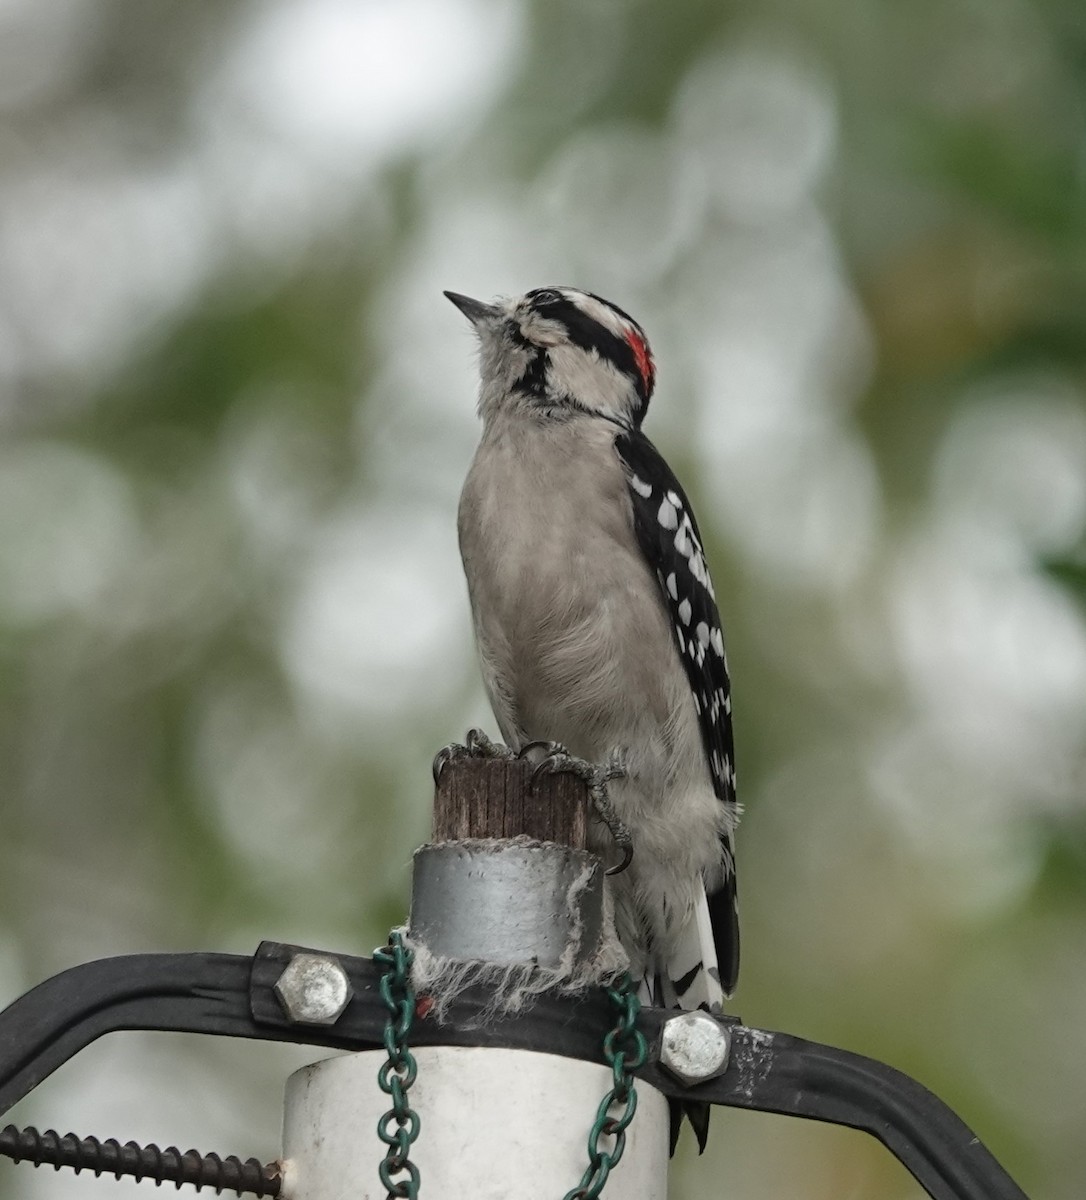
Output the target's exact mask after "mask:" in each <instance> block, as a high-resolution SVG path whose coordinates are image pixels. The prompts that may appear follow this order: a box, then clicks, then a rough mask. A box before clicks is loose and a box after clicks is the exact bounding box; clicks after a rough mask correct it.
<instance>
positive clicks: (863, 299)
mask: <svg viewBox="0 0 1086 1200" xmlns="http://www.w3.org/2000/svg"><path fill="white" fill-rule="evenodd" d="M0 29H2V30H3V31H4V33H3V36H2V37H0V113H2V119H3V125H2V127H0V779H2V780H3V784H2V785H0V787H2V790H0V811H2V813H3V819H4V834H5V836H4V837H3V838H2V839H0V983H2V986H3V992H4V996H5V997H12V996H14V995H16V994H17V993H19V992H20V991H22V990H23V989H25V988H26V987H28V986H30V985H31V984H32V983H34V982H35V981H37V980H38V979H40V978H42V977H44V976H46V975H48V974H51V973H53V972H55V971H58V970H61V969H63V968H64V967H67V966H70V965H72V964H74V963H76V962H79V961H82V960H84V959H88V958H92V957H96V956H101V955H106V954H115V953H123V952H127V951H136V950H151V949H171V948H177V949H181V948H209V949H210V948H223V949H232V950H240V951H250V950H251V949H252V948H254V947H255V945H256V943H257V942H258V941H259V940H260V939H261V938H263V937H270V938H278V939H282V940H296V941H299V942H303V943H307V944H311V945H320V946H329V947H332V948H335V947H342V948H344V949H349V950H354V951H361V952H364V951H366V950H368V949H369V948H370V947H371V946H372V945H374V944H376V943H377V942H378V941H380V940H382V939H383V936H384V933H385V931H386V930H387V928H388V927H389V925H390V924H392V923H394V922H396V921H398V920H400V919H401V918H402V916H403V913H404V909H405V905H406V899H407V892H408V879H409V874H408V871H409V860H410V854H411V851H412V849H413V847H414V846H415V845H417V844H418V843H419V842H421V841H422V840H424V838H425V836H426V832H427V827H428V826H427V822H428V803H429V787H428V778H429V776H428V771H429V759H430V756H431V755H432V753H433V752H434V750H435V749H436V748H437V747H438V746H439V745H441V744H442V743H443V742H445V741H447V740H449V739H450V738H451V737H453V736H456V735H457V734H459V733H460V732H462V731H463V729H464V728H465V727H466V726H467V725H468V724H470V723H477V722H482V723H487V722H488V715H487V713H486V710H485V705H484V702H483V699H482V696H481V690H480V687H479V684H478V681H477V678H476V673H475V666H474V662H473V658H472V647H471V637H470V629H469V624H468V619H467V607H466V598H465V596H464V593H463V587H462V584H461V581H460V576H459V567H458V563H457V559H456V548H455V529H454V513H455V504H456V496H457V489H458V487H459V481H460V479H461V478H462V476H463V473H464V471H465V470H466V467H467V463H468V460H469V458H470V454H471V450H472V445H473V439H474V437H475V425H474V417H473V413H472V393H473V389H474V381H473V369H472V361H471V353H472V348H471V346H470V343H469V339H468V337H467V335H466V334H465V333H464V331H463V329H462V327H461V322H460V320H459V318H458V316H457V314H456V313H455V312H452V311H451V310H448V306H447V305H446V304H445V302H444V300H443V299H442V297H441V294H440V292H441V289H442V288H445V287H450V288H454V289H457V290H463V291H466V292H469V293H473V294H478V295H482V296H486V295H490V294H495V293H498V292H507V293H512V292H518V291H522V290H525V289H527V288H529V287H532V286H538V285H542V284H546V283H564V282H569V283H576V284H579V285H581V286H586V287H590V288H592V289H593V290H595V291H598V292H601V293H603V294H605V295H608V296H609V297H611V298H613V299H614V300H616V301H617V302H618V303H620V304H621V305H622V306H623V307H624V308H626V309H628V310H629V311H632V312H633V313H635V315H637V316H638V317H639V319H641V320H642V321H643V323H644V324H645V326H646V327H647V329H648V330H649V332H650V335H652V336H653V341H654V346H655V350H656V356H657V360H658V363H659V373H660V385H659V392H658V395H657V397H656V400H655V402H654V405H653V409H652V411H651V412H650V415H649V419H648V426H647V428H648V429H649V431H650V433H651V435H652V436H653V437H654V438H655V439H656V440H657V441H658V442H659V443H660V444H661V446H662V447H663V449H664V450H665V452H666V453H667V454H668V456H669V458H671V459H672V460H673V461H674V462H675V463H676V465H677V466H678V467H679V468H680V473H681V475H682V476H683V478H684V480H686V481H688V484H689V490H690V491H691V492H692V494H693V496H694V499H695V503H696V505H697V509H698V512H699V518H700V523H701V525H702V527H703V529H705V532H706V535H707V537H708V539H709V551H710V559H711V562H712V563H713V567H714V575H715V577H716V579H717V590H718V592H719V594H720V595H721V597H722V609H723V611H724V616H725V621H726V624H727V627H728V638H729V648H730V655H731V659H732V666H733V673H734V685H735V691H736V714H737V717H736V719H737V740H738V753H739V769H740V792H741V796H742V798H743V800H744V802H745V805H746V809H747V813H746V818H745V821H744V825H743V828H742V830H741V834H742V840H741V848H740V855H741V857H740V886H741V894H742V897H743V902H744V914H745V916H744V921H745V924H744V937H745V943H744V955H745V962H744V977H743V980H742V983H741V990H740V993H739V994H738V996H737V999H736V1006H737V1011H738V1012H739V1013H741V1015H742V1016H743V1018H744V1019H745V1020H747V1021H748V1022H750V1023H753V1024H758V1025H762V1026H766V1027H770V1028H773V1027H775V1028H781V1029H786V1030H788V1031H790V1032H794V1033H797V1034H802V1035H805V1036H809V1037H813V1038H817V1039H822V1040H827V1041H831V1042H835V1043H837V1044H839V1045H842V1046H846V1047H848V1048H851V1049H854V1050H858V1051H861V1052H864V1053H867V1054H871V1055H874V1056H875V1057H878V1058H882V1059H885V1060H887V1061H889V1062H891V1063H893V1064H894V1065H896V1066H898V1067H900V1068H901V1069H903V1070H905V1071H907V1072H909V1073H911V1074H913V1075H915V1076H916V1077H918V1078H919V1079H920V1080H921V1081H923V1082H925V1083H926V1084H928V1085H929V1086H931V1087H932V1088H934V1089H935V1090H936V1091H937V1092H939V1093H940V1094H941V1095H942V1096H944V1097H945V1098H946V1099H947V1100H948V1101H950V1102H951V1103H952V1104H953V1105H955V1106H956V1107H957V1109H958V1110H959V1111H960V1113H961V1114H962V1116H963V1117H964V1118H965V1119H966V1120H967V1121H968V1122H969V1123H970V1124H971V1125H972V1126H973V1127H974V1128H975V1129H976V1130H977V1132H978V1133H979V1134H980V1136H981V1137H982V1138H984V1139H985V1140H986V1141H987V1142H988V1144H989V1145H990V1146H991V1147H992V1148H993V1150H994V1151H995V1153H996V1154H997V1156H999V1157H1000V1158H1001V1159H1002V1160H1003V1161H1004V1162H1005V1163H1006V1164H1007V1166H1008V1167H1009V1168H1010V1169H1011V1170H1012V1172H1013V1173H1014V1174H1015V1175H1016V1177H1017V1178H1018V1179H1019V1181H1020V1182H1021V1184H1022V1186H1023V1187H1024V1188H1025V1190H1026V1191H1027V1192H1028V1193H1029V1194H1030V1195H1032V1196H1035V1197H1038V1198H1040V1197H1043V1198H1044V1200H1072V1198H1075V1200H1077V1198H1078V1197H1080V1196H1081V1195H1082V1191H1083V1183H1084V1180H1086V1150H1084V1145H1086V1143H1084V1140H1083V1138H1082V1136H1081V1130H1082V1128H1083V1126H1084V1123H1086V1083H1084V1079H1086V1022H1084V1021H1083V1013H1084V1012H1086V887H1084V886H1083V880H1084V879H1086V827H1084V810H1086V806H1084V803H1083V801H1084V791H1086V757H1084V745H1086V719H1084V714H1086V612H1084V607H1083V603H1084V600H1086V576H1084V567H1083V563H1084V561H1086V202H1084V197H1086V171H1084V162H1086V159H1084V154H1083V148H1084V146H1086V20H1084V18H1083V10H1082V7H1081V5H1080V4H1078V3H1071V2H1065V3H1060V2H1057V0H996V2H995V3H985V4H981V3H979V2H976V0H939V2H938V3H935V2H933V0H924V2H922V3H915V4H909V5H899V4H890V3H885V2H883V0H834V2H830V0H815V2H814V3H806V4H796V3H788V2H784V0H777V2H776V3H770V4H762V5H753V4H745V3H737V4H733V5H729V6H723V7H722V6H720V5H715V4H709V3H705V2H703V0H678V2H677V3H674V4H671V5H666V6H665V5H659V4H651V3H648V2H641V3H637V2H631V3H621V2H618V0H593V2H589V3H578V4H572V3H564V2H561V0H549V2H544V0H535V2H530V0H525V2H524V3H521V4H507V3H503V2H500V0H456V2H455V3H453V2H451V0H450V2H448V3H444V4H439V3H437V2H436V0H404V2H403V3H401V4H398V5H395V6H388V5H381V4H377V3H361V4H359V3H353V2H348V0H310V2H302V0H278V2H276V3H273V4H257V3H253V2H250V3H239V4H235V5H230V6H224V5H216V4H209V3H204V4H195V3H189V4H186V5H159V6H153V7H148V6H146V5H143V4H139V3H134V2H133V0H95V2H94V3H76V2H68V3H59V4H50V5H46V6H41V5H34V4H31V3H29V2H27V0H16V2H14V3H10V4H8V5H7V6H6V9H5V10H4V12H3V13H2V14H0ZM291 1061H293V1062H302V1061H305V1059H304V1057H303V1058H295V1059H293V1060H291ZM285 1062H286V1060H285V1059H284V1057H283V1054H282V1053H281V1052H274V1053H271V1054H263V1053H260V1054H257V1053H253V1052H252V1050H251V1048H250V1049H249V1052H247V1053H245V1052H243V1051H242V1050H241V1049H239V1048H237V1047H232V1046H227V1047H218V1046H214V1047H208V1046H199V1047H194V1046H192V1045H191V1043H186V1042H183V1041H182V1040H180V1039H177V1040H174V1039H158V1040H156V1039H154V1038H142V1039H140V1038H135V1036H133V1038H132V1039H130V1041H129V1042H128V1043H126V1044H125V1046H117V1047H113V1046H111V1045H106V1044H104V1043H103V1045H102V1046H101V1047H96V1048H95V1049H94V1050H93V1051H92V1052H90V1054H89V1055H88V1056H87V1058H86V1062H85V1063H83V1064H73V1065H72V1066H71V1067H70V1068H68V1069H67V1070H66V1071H65V1072H63V1073H62V1074H61V1075H60V1076H58V1077H57V1079H56V1080H54V1081H51V1082H50V1083H48V1084H47V1085H46V1086H45V1087H44V1088H43V1089H42V1090H41V1093H40V1095H39V1096H37V1097H35V1098H33V1099H32V1100H31V1101H29V1102H27V1103H26V1104H25V1105H23V1106H22V1108H23V1109H25V1110H26V1111H25V1112H22V1113H21V1114H20V1115H21V1117H22V1118H23V1119H26V1120H30V1119H40V1120H44V1121H47V1122H49V1123H54V1124H58V1125H61V1124H62V1123H63V1121H65V1120H68V1121H69V1124H70V1125H71V1126H72V1127H73V1128H76V1129H79V1130H80V1131H82V1132H97V1133H100V1134H102V1135H103V1136H105V1135H113V1136H119V1137H121V1138H122V1140H123V1139H124V1138H127V1137H146V1138H153V1139H157V1140H160V1141H161V1140H162V1139H166V1141H177V1142H178V1143H180V1142H181V1141H182V1140H183V1139H184V1138H189V1139H190V1140H191V1142H192V1143H193V1144H198V1145H199V1144H206V1146H207V1147H209V1148H212V1147H214V1148H218V1149H220V1150H222V1151H224V1152H225V1151H237V1152H243V1153H250V1152H252V1153H256V1154H258V1155H265V1156H272V1155H274V1154H275V1153H276V1149H277V1147H276V1140H275V1139H276V1122H277V1119H278V1118H277V1113H278V1105H279V1088H280V1085H281V1081H282V1077H283V1073H284V1070H285V1069H286V1067H285V1065H284V1064H285ZM227 1067H229V1068H230V1070H229V1071H228V1070H227ZM167 1084H168V1086H167ZM15 1174H16V1172H15V1171H14V1169H13V1170H11V1171H4V1172H0V1189H3V1190H4V1194H7V1195H12V1196H14V1195H16V1194H18V1195H20V1196H22V1197H26V1196H27V1195H28V1193H33V1192H34V1189H35V1188H37V1189H38V1190H39V1191H45V1190H47V1191H48V1193H49V1195H50V1196H51V1197H56V1196H57V1195H58V1192H59V1191H63V1190H64V1188H65V1187H68V1186H71V1187H73V1188H78V1189H79V1190H80V1191H82V1192H83V1193H85V1192H86V1189H87V1187H89V1186H99V1187H104V1186H106V1185H104V1184H99V1185H93V1184H89V1183H88V1182H87V1181H85V1180H79V1181H69V1180H64V1179H62V1178H60V1177H57V1178H53V1177H49V1178H48V1180H45V1179H42V1178H39V1177H38V1176H30V1177H29V1178H27V1177H26V1175H25V1174H22V1173H20V1174H19V1176H18V1178H17V1179H16V1178H15ZM108 1186H109V1188H110V1189H111V1190H114V1189H116V1188H117V1187H121V1186H124V1185H115V1184H112V1183H111V1184H109V1185H108ZM674 1193H675V1195H676V1196H677V1197H678V1196H684V1197H693V1196H708V1195H722V1196H728V1197H729V1200H760V1198H765V1200H778V1198H779V1197H782V1196H787V1197H789V1198H796V1200H799V1198H800V1197H802V1198H804V1200H820V1198H822V1197H825V1198H827V1200H830V1198H837V1197H840V1196H846V1195H847V1196H871V1197H878V1198H879V1200H905V1198H906V1197H909V1198H912V1197H915V1196H917V1195H918V1192H917V1189H916V1187H915V1185H914V1184H912V1182H911V1181H910V1180H909V1178H908V1177H907V1176H906V1175H905V1173H904V1172H903V1171H902V1170H901V1169H900V1168H898V1167H897V1166H896V1165H895V1164H894V1163H893V1161H892V1160H891V1159H889V1157H888V1156H887V1155H886V1154H885V1153H884V1152H883V1151H882V1150H881V1149H880V1148H879V1147H878V1146H877V1145H875V1144H874V1143H873V1142H869V1141H868V1140H867V1139H864V1138H862V1137H861V1136H859V1135H854V1134H850V1133H847V1132H844V1131H833V1130H828V1129H823V1128H821V1127H807V1126H803V1125H795V1124H790V1123H788V1122H786V1121H784V1120H782V1119H776V1118H768V1117H767V1118H758V1117H751V1116H747V1115H741V1114H729V1115H726V1116H721V1117H718V1118H717V1119H716V1121H715V1122H714V1133H713V1138H712V1143H711V1146H710V1151H709V1153H708V1155H707V1156H706V1157H705V1158H704V1159H702V1160H694V1159H693V1158H692V1156H691V1155H690V1150H689V1147H687V1148H686V1150H685V1153H684V1155H683V1157H682V1159H681V1160H680V1161H679V1163H678V1165H677V1168H676V1172H675V1187H674Z"/></svg>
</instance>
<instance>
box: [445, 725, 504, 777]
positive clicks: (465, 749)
mask: <svg viewBox="0 0 1086 1200" xmlns="http://www.w3.org/2000/svg"><path fill="white" fill-rule="evenodd" d="M515 757H516V755H515V754H514V753H513V751H512V750H510V749H509V747H508V746H503V745H502V744H501V742H492V741H491V740H490V738H488V737H487V735H486V734H485V733H483V731H482V730H481V729H469V730H468V732H467V736H466V737H465V738H464V741H463V742H462V743H461V742H450V743H449V745H448V746H443V747H442V748H441V749H440V750H439V751H438V752H437V754H435V755H434V763H433V772H434V783H435V784H436V783H437V782H438V780H439V779H440V778H441V772H442V771H443V770H444V769H445V768H446V767H447V766H448V765H449V763H451V762H453V761H454V760H455V759H458V758H494V759H510V758H515Z"/></svg>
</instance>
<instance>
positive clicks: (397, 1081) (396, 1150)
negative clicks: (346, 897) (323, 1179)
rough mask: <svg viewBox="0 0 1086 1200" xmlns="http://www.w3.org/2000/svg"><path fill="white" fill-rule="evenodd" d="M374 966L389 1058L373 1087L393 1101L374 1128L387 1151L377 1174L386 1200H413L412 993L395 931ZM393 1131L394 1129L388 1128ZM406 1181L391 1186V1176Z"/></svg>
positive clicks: (405, 954)
mask: <svg viewBox="0 0 1086 1200" xmlns="http://www.w3.org/2000/svg"><path fill="white" fill-rule="evenodd" d="M373 957H374V960H375V961H376V962H378V963H380V964H381V966H383V967H384V968H385V970H384V974H382V976H381V999H382V1000H383V1001H384V1002H385V1007H386V1008H387V1009H388V1020H387V1021H385V1035H384V1042H385V1050H386V1051H387V1053H388V1058H387V1059H386V1060H385V1061H384V1062H383V1063H382V1064H381V1067H380V1069H379V1070H378V1072H377V1083H378V1085H379V1086H380V1088H381V1091H383V1092H384V1093H385V1094H386V1095H388V1096H391V1097H392V1107H391V1108H390V1109H389V1110H388V1112H386V1113H385V1115H384V1116H383V1117H381V1119H380V1120H379V1121H378V1122H377V1136H378V1137H379V1138H380V1139H381V1141H382V1142H384V1143H385V1145H386V1146H387V1147H388V1151H387V1153H386V1154H385V1157H384V1159H383V1160H382V1161H381V1165H380V1166H379V1167H378V1168H377V1173H378V1174H379V1175H380V1177H381V1184H382V1186H384V1187H385V1188H386V1189H387V1190H388V1200H394V1198H404V1197H405V1198H406V1200H417V1198H418V1194H419V1169H418V1167H416V1166H415V1164H414V1163H413V1162H412V1161H411V1159H410V1158H409V1157H408V1156H409V1155H410V1153H411V1144H412V1143H413V1142H414V1140H415V1139H416V1138H417V1137H418V1136H419V1114H418V1113H417V1112H415V1110H414V1109H413V1108H412V1107H411V1105H410V1104H408V1103H407V1089H408V1088H409V1087H410V1086H411V1085H412V1084H413V1083H414V1082H415V1075H416V1073H417V1067H416V1065H415V1057H414V1055H413V1054H412V1053H411V1051H410V1050H409V1049H408V1046H407V1036H408V1034H409V1033H410V1032H411V1024H412V1022H413V1021H414V1019H415V992H414V989H413V988H412V987H411V976H410V971H411V960H412V958H413V957H414V956H413V954H412V952H411V951H410V950H409V949H408V948H407V947H406V946H405V945H404V944H403V935H402V934H401V933H400V932H399V931H398V930H393V931H392V933H390V934H389V938H388V946H387V947H386V948H385V949H383V950H375V951H374V953H373ZM392 1126H395V1128H392ZM405 1172H406V1178H403V1179H400V1180H398V1181H397V1182H395V1183H394V1182H393V1180H392V1176H393V1175H403V1174H404V1173H405Z"/></svg>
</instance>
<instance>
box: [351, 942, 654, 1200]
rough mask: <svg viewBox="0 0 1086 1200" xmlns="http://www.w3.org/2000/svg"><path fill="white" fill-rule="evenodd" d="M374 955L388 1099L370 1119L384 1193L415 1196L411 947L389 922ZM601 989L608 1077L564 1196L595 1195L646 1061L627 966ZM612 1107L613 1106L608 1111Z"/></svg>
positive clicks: (587, 1199)
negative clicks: (383, 1017) (573, 1181)
mask: <svg viewBox="0 0 1086 1200" xmlns="http://www.w3.org/2000/svg"><path fill="white" fill-rule="evenodd" d="M373 957H374V960H375V961H376V962H378V963H380V964H381V966H383V967H384V968H385V970H384V974H382V976H381V999H382V1000H383V1001H384V1002H385V1007H386V1008H387V1009H388V1020H387V1021H386V1022H385V1035H384V1042H385V1050H386V1052H387V1053H388V1058H387V1059H386V1060H385V1062H384V1063H382V1065H381V1068H380V1070H378V1072H377V1082H378V1084H379V1085H380V1087H381V1090H382V1091H383V1092H384V1093H385V1094H386V1095H389V1096H391V1097H392V1107H391V1108H390V1109H389V1110H388V1112H386V1113H385V1114H384V1116H383V1117H381V1119H380V1120H379V1121H378V1122H377V1136H378V1137H379V1138H380V1139H381V1141H382V1142H384V1143H385V1145H386V1146H387V1147H388V1152H387V1153H386V1154H385V1157H384V1159H383V1160H382V1162H381V1165H380V1166H379V1167H378V1169H377V1171H378V1174H379V1175H380V1177H381V1183H382V1185H383V1186H384V1187H385V1188H386V1190H387V1191H388V1200H399V1198H406V1200H418V1194H419V1169H418V1167H417V1166H415V1164H414V1163H413V1162H412V1161H411V1159H410V1157H409V1155H410V1153H411V1146H412V1144H413V1143H414V1141H415V1139H416V1138H417V1137H418V1136H419V1125H420V1121H419V1114H418V1113H417V1112H415V1110H414V1109H413V1108H412V1107H411V1106H410V1105H409V1104H408V1103H407V1089H408V1088H409V1087H410V1086H411V1085H412V1084H413V1083H414V1082H415V1076H416V1074H417V1066H416V1063H415V1058H414V1055H412V1053H411V1051H410V1050H409V1049H408V1045H407V1038H408V1035H409V1034H410V1032H411V1025H412V1023H413V1021H414V1019H415V993H414V991H413V990H412V987H411V978H410V971H411V959H412V953H411V951H410V950H409V949H408V948H407V947H406V946H405V945H404V944H403V937H402V935H401V934H400V933H399V932H398V931H395V930H394V931H393V932H392V933H391V934H390V935H389V944H388V946H387V947H386V948H385V949H383V950H375V951H374V954H373ZM607 996H608V999H610V1001H611V1004H612V1006H613V1007H614V1008H615V1010H616V1011H617V1013H618V1016H617V1018H616V1021H615V1027H614V1029H611V1030H609V1031H608V1033H607V1035H606V1036H605V1037H604V1039H603V1055H604V1058H606V1059H607V1062H608V1065H609V1066H610V1068H611V1075H612V1078H613V1079H614V1085H613V1086H612V1087H611V1089H610V1090H609V1091H608V1092H607V1094H606V1095H605V1096H604V1097H603V1099H602V1100H601V1101H600V1104H599V1108H597V1109H596V1120H595V1122H594V1124H593V1125H592V1129H591V1131H590V1132H589V1135H588V1167H587V1168H586V1169H585V1173H584V1174H583V1175H582V1176H581V1182H580V1183H579V1184H578V1185H577V1186H576V1187H575V1188H574V1189H573V1190H572V1191H569V1192H567V1193H566V1195H565V1197H564V1200H598V1197H599V1195H600V1193H601V1192H602V1191H603V1185H604V1184H605V1183H606V1182H607V1177H608V1175H610V1173H611V1168H612V1167H613V1166H615V1165H616V1164H617V1163H618V1161H619V1159H620V1158H621V1157H622V1153H623V1151H624V1150H625V1149H626V1130H627V1128H628V1127H629V1124H630V1122H631V1121H632V1120H633V1118H634V1113H635V1112H636V1111H637V1092H636V1091H635V1090H634V1081H633V1075H632V1072H634V1071H636V1070H637V1069H638V1067H642V1066H644V1065H645V1061H646V1059H647V1058H648V1044H647V1043H646V1041H645V1035H644V1034H643V1033H642V1032H641V1030H640V1029H638V1028H637V1016H638V1013H639V1012H640V1010H641V1005H640V1004H639V1002H638V999H637V992H636V990H635V989H634V985H633V980H631V978H630V976H629V973H627V974H625V975H623V977H622V978H621V979H620V980H619V981H618V982H617V983H616V984H615V985H614V987H611V988H608V989H607ZM613 1108H618V1109H619V1111H618V1112H616V1113H614V1114H613V1115H612V1112H611V1110H612V1109H613ZM393 1125H394V1126H395V1128H392V1126H393ZM605 1138H612V1139H614V1140H613V1141H612V1143H611V1147H610V1149H604V1148H603V1146H602V1145H601V1144H600V1143H601V1142H602V1141H603V1140H604V1139H605ZM405 1173H406V1178H404V1179H400V1180H399V1181H398V1182H395V1183H394V1182H393V1180H392V1176H393V1175H403V1174H405Z"/></svg>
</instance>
